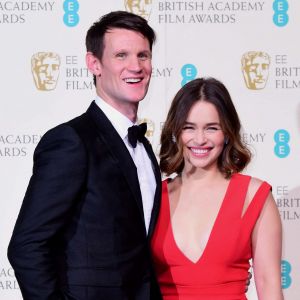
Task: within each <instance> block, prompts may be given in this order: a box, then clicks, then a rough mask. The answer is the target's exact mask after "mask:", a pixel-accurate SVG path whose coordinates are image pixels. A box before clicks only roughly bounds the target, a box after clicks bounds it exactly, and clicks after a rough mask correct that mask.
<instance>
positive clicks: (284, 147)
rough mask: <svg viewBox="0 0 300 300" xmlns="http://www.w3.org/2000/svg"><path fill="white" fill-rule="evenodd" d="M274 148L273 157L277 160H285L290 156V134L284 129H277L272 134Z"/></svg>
mask: <svg viewBox="0 0 300 300" xmlns="http://www.w3.org/2000/svg"><path fill="white" fill-rule="evenodd" d="M274 141H275V147H274V152H275V155H276V156H278V157H279V158H285V157H287V156H288V155H289V154H290V146H289V141H290V134H289V132H288V131H286V130H285V129H279V130H277V131H276V132H275V134H274Z"/></svg>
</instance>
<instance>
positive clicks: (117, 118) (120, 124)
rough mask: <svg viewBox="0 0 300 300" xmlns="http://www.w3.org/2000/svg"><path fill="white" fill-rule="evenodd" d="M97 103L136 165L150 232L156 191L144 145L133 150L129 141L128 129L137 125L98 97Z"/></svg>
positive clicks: (147, 227)
mask: <svg viewBox="0 0 300 300" xmlns="http://www.w3.org/2000/svg"><path fill="white" fill-rule="evenodd" d="M95 102H96V104H97V105H98V106H99V107H100V108H101V110H102V111H103V112H104V114H105V115H106V117H107V118H108V119H109V121H110V122H111V123H112V125H113V126H114V128H115V130H116V131H117V132H118V134H119V135H120V137H121V139H122V140H123V142H124V144H125V145H126V147H127V149H128V151H129V153H130V155H131V157H132V159H133V161H134V163H135V165H136V168H137V174H138V180H139V184H140V190H141V193H142V201H143V211H144V219H145V227H146V231H147V232H148V229H149V224H150V219H151V212H152V208H153V201H154V194H155V189H156V181H155V176H154V171H153V166H152V162H151V160H150V158H149V156H148V154H147V151H146V149H145V148H144V145H143V143H140V142H139V141H138V142H137V145H136V148H133V147H132V146H131V145H130V143H129V141H128V135H127V134H128V128H129V127H131V126H133V125H136V124H134V123H132V122H131V120H129V119H128V118H127V117H126V116H124V115H123V114H122V113H120V112H119V111H117V110H116V109H115V108H114V107H112V106H111V105H109V104H108V103H106V102H105V101H104V100H102V99H101V98H100V97H99V96H97V97H96V99H95Z"/></svg>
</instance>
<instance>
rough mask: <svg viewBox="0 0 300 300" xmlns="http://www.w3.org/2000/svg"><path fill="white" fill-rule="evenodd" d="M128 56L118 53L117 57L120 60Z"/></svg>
mask: <svg viewBox="0 0 300 300" xmlns="http://www.w3.org/2000/svg"><path fill="white" fill-rule="evenodd" d="M125 56H126V53H117V55H116V57H118V58H124V57H125Z"/></svg>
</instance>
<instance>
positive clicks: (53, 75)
mask: <svg viewBox="0 0 300 300" xmlns="http://www.w3.org/2000/svg"><path fill="white" fill-rule="evenodd" d="M35 70H36V75H37V80H38V88H39V89H40V90H47V91H48V90H53V89H54V88H55V86H56V82H57V79H58V75H59V61H58V59H57V58H55V57H45V58H43V59H42V60H41V61H40V62H39V64H38V65H37V66H36V69H35Z"/></svg>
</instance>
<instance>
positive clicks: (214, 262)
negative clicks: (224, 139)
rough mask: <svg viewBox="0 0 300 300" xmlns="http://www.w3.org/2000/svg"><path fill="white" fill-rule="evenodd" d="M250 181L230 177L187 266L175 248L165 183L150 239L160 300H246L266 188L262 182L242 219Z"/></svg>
mask: <svg viewBox="0 0 300 300" xmlns="http://www.w3.org/2000/svg"><path fill="white" fill-rule="evenodd" d="M250 179H251V177H250V176H246V175H241V174H234V175H233V176H232V177H231V179H230V182H229V185H228V187H227V191H226V193H225V196H224V198H223V202H222V204H221V207H220V210H219V212H218V215H217V217H216V220H215V223H214V225H213V227H212V230H211V233H210V236H209V239H208V241H207V244H206V246H205V248H204V250H203V253H202V255H201V256H200V258H199V259H198V260H197V261H196V262H192V261H191V260H190V259H189V258H188V257H186V256H185V255H184V253H183V252H181V250H180V249H179V248H178V246H177V244H176V242H175V239H174V236H173V231H172V227H171V222H170V221H171V220H170V216H171V215H170V204H169V197H168V186H167V180H165V181H163V183H162V201H161V208H160V212H159V217H158V220H157V224H156V228H155V231H154V234H153V237H152V240H151V250H152V255H153V259H154V265H155V270H156V275H157V279H158V282H159V285H160V289H161V292H162V296H163V300H247V298H246V296H245V285H246V280H247V278H248V270H249V268H250V263H249V259H251V258H252V251H251V234H252V231H253V228H254V226H255V223H256V221H257V219H258V217H259V215H260V212H261V210H262V207H263V205H264V203H265V200H266V198H267V196H268V194H269V192H270V189H271V186H270V185H269V184H268V183H267V182H263V183H262V184H261V186H260V187H259V189H258V190H257V192H256V194H255V195H254V197H253V199H252V201H251V203H250V204H249V206H248V208H247V210H246V211H245V213H244V215H242V211H243V207H244V202H245V197H246V194H247V190H248V185H249V182H250Z"/></svg>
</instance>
